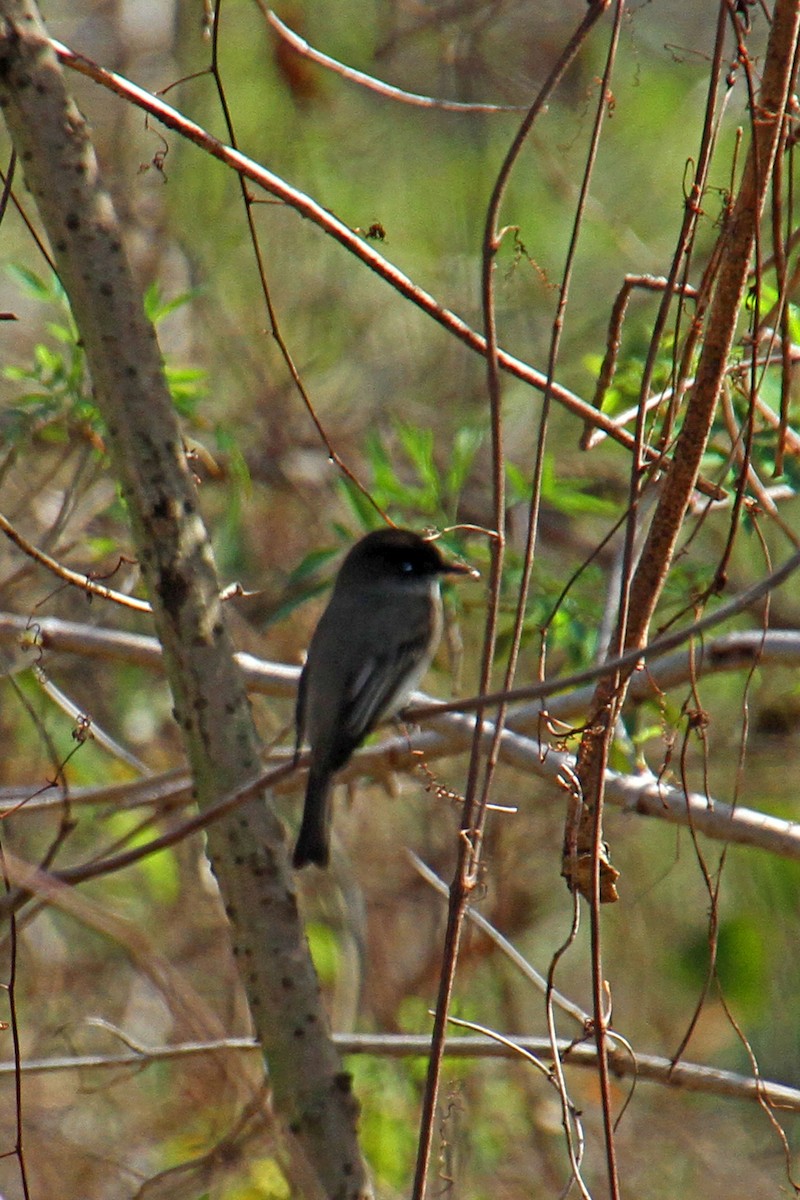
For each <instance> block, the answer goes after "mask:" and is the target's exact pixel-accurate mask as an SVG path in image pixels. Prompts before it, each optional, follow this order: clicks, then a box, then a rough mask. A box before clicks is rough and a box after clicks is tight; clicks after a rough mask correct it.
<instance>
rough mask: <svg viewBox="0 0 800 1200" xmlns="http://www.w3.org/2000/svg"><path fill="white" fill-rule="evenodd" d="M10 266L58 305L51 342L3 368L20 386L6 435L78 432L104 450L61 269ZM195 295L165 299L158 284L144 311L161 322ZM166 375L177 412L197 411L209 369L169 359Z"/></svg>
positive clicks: (60, 438) (22, 284) (44, 299)
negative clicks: (46, 272) (47, 271)
mask: <svg viewBox="0 0 800 1200" xmlns="http://www.w3.org/2000/svg"><path fill="white" fill-rule="evenodd" d="M8 271H9V273H10V275H11V276H12V278H13V279H14V280H15V282H16V284H17V286H18V287H19V288H20V290H21V291H23V292H25V293H26V294H27V295H28V296H30V297H31V298H32V299H33V300H35V301H36V302H37V304H40V305H42V307H43V308H46V309H52V310H54V311H55V313H56V319H49V320H48V319H44V320H43V324H44V327H45V328H46V330H47V332H48V333H49V335H50V338H51V342H50V343H47V342H37V343H36V344H35V345H34V347H33V350H32V352H31V358H30V361H29V362H27V363H21V364H11V365H9V366H6V367H4V368H3V377H4V378H5V379H7V380H8V381H9V382H10V383H12V384H16V385H18V386H19V391H18V393H17V394H16V395H15V397H14V400H13V401H12V402H11V404H9V405H8V406H7V408H6V410H5V412H4V414H3V434H4V437H5V440H6V441H7V442H8V443H9V444H17V443H20V442H22V441H23V440H24V439H26V438H28V437H30V436H31V435H32V434H36V436H37V437H39V438H42V439H44V440H46V441H51V442H66V441H68V440H69V439H70V437H73V436H76V435H77V436H80V437H83V438H86V439H88V440H89V441H90V442H91V443H92V445H94V447H95V448H96V449H97V450H100V449H101V447H102V443H103V438H104V432H105V429H104V424H103V419H102V417H101V416H100V412H99V410H98V408H97V406H96V404H95V402H94V398H93V396H92V388H91V381H90V379H89V375H88V370H87V365H86V353H85V351H84V348H83V343H82V342H81V339H80V336H79V334H78V329H77V326H76V325H75V321H74V319H73V317H72V312H71V310H70V306H69V301H68V299H67V295H66V292H65V291H64V289H63V287H62V286H61V282H60V280H59V279H58V277H57V276H56V275H53V276H51V278H50V279H49V280H46V279H43V278H42V277H41V276H40V275H37V274H36V272H35V271H32V270H30V269H29V268H28V267H25V266H22V265H19V264H15V265H12V266H10V267H9V268H8ZM192 298H193V293H191V292H184V293H182V294H181V295H179V296H175V297H174V298H173V299H171V300H168V301H164V300H162V298H161V295H160V291H159V289H158V287H157V285H155V284H153V285H151V286H150V287H149V288H148V289H147V292H146V293H145V297H144V308H145V313H146V314H147V316H148V317H149V319H150V320H151V321H152V322H153V323H154V324H155V325H158V324H159V323H160V322H161V321H163V320H164V319H165V318H166V317H168V316H169V315H170V314H171V313H173V312H175V311H176V310H177V309H178V308H180V307H182V306H183V305H185V304H187V303H189V302H190V301H191V300H192ZM165 375H166V380H167V385H168V387H169V390H170V395H171V396H172V400H173V403H174V405H175V408H176V409H177V411H178V413H179V414H180V415H181V416H182V417H184V418H193V417H195V415H196V412H197V406H198V404H199V403H200V401H201V400H202V399H203V397H204V396H205V394H206V373H205V371H204V370H203V369H202V368H200V367H178V366H173V365H171V364H166V365H165Z"/></svg>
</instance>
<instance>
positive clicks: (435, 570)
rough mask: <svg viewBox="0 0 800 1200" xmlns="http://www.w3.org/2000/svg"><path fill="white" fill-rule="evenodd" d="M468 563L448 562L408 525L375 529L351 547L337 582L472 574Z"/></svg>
mask: <svg viewBox="0 0 800 1200" xmlns="http://www.w3.org/2000/svg"><path fill="white" fill-rule="evenodd" d="M472 574H474V572H473V571H472V568H471V567H465V566H462V565H461V564H459V563H448V562H446V561H445V559H443V558H442V555H441V553H440V552H439V549H438V547H437V546H436V545H435V543H434V542H429V541H426V540H425V538H422V537H420V535H419V534H418V533H414V532H413V531H412V530H410V529H389V528H384V529H375V530H373V532H372V533H368V534H367V536H366V537H363V538H362V539H361V541H359V542H356V544H355V546H353V548H352V549H351V550H350V552H349V553H348V555H347V557H346V558H345V560H344V562H343V563H342V567H341V570H340V571H339V580H338V581H339V582H342V583H344V584H351V583H368V582H375V581H378V580H382V579H398V580H404V579H407V580H419V579H433V578H434V577H436V576H438V575H472Z"/></svg>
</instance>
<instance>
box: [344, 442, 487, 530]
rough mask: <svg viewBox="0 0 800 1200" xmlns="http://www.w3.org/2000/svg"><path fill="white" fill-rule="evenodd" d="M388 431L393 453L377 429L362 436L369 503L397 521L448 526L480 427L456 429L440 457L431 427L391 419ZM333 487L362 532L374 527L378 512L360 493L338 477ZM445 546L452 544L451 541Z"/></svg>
mask: <svg viewBox="0 0 800 1200" xmlns="http://www.w3.org/2000/svg"><path fill="white" fill-rule="evenodd" d="M392 434H393V441H394V442H395V443H396V452H394V453H393V448H392V447H391V446H390V444H389V441H388V439H387V438H386V437H385V436H383V435H381V433H380V432H378V431H371V432H369V433H368V434H367V437H366V441H365V446H364V454H365V458H366V460H367V464H368V466H369V469H370V473H371V479H370V484H369V493H370V496H371V497H372V499H373V500H374V503H375V504H377V505H378V507H379V508H380V509H382V510H383V511H384V512H385V513H387V514H388V515H389V516H390V517H391V518H392V520H394V521H396V522H397V524H398V525H410V526H413V527H415V528H419V527H420V526H421V525H427V526H429V527H430V528H434V529H440V528H443V527H444V526H446V525H452V524H454V523H455V521H456V510H457V505H458V499H459V496H460V495H461V491H462V489H463V487H464V484H465V483H466V481H467V478H468V476H469V472H470V470H471V468H472V464H473V462H474V460H475V455H476V454H477V452H478V450H479V449H480V446H481V443H482V441H483V430H482V429H480V428H477V427H475V426H470V425H464V426H462V427H460V428H459V429H458V430H456V432H455V434H454V436H453V438H452V441H450V442H449V443H448V445H447V451H446V455H440V456H438V458H437V454H436V448H435V440H434V431H433V429H432V428H422V427H419V426H415V425H411V424H408V423H406V422H402V421H395V422H394V423H393V425H392ZM442 459H443V460H444V461H442ZM339 489H340V492H341V494H342V495H343V496H344V498H345V500H346V501H347V503H348V505H349V507H350V509H351V512H352V513H353V516H354V517H355V518H356V521H357V522H358V524H359V525H360V526H361V528H362V530H363V531H364V532H368V531H369V530H370V529H374V528H376V526H377V525H378V524H379V518H378V514H377V513H376V511H375V506H374V504H372V503H370V501H369V499H368V498H367V497H366V496H365V495H364V494H363V492H362V491H361V490H360V489H359V488H358V487H357V486H356V485H355V484H354V483H353V482H352V481H351V480H349V479H347V478H342V479H340V481H339ZM450 545H451V546H453V547H454V548H457V547H458V543H457V542H455V541H454V540H452V539H451V540H450Z"/></svg>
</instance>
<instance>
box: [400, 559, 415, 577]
mask: <svg viewBox="0 0 800 1200" xmlns="http://www.w3.org/2000/svg"><path fill="white" fill-rule="evenodd" d="M400 570H401V571H402V572H403V574H404V575H410V574H411V572H412V571H413V570H414V564H413V563H412V562H409V560H408V559H407V558H404V559H402V560H401V562H400Z"/></svg>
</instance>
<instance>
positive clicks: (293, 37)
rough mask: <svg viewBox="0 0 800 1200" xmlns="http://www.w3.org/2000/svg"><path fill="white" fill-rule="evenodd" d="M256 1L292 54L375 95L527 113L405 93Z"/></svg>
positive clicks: (450, 107)
mask: <svg viewBox="0 0 800 1200" xmlns="http://www.w3.org/2000/svg"><path fill="white" fill-rule="evenodd" d="M256 2H257V4H258V7H259V8H260V9H261V11H262V13H263V14H264V16H265V18H266V20H267V21H268V22H269V24H270V25H271V26H272V28H273V29H274V30H275V32H276V33H277V34H278V36H279V37H280V38H282V39H283V41H284V42H285V43H286V45H287V46H291V48H292V50H294V51H295V53H297V54H299V55H301V56H302V57H303V58H307V59H309V60H310V61H311V62H315V63H317V64H318V65H319V66H321V67H326V68H327V69H328V70H329V71H333V72H334V73H335V74H336V75H340V76H341V78H342V79H347V80H348V81H349V82H350V83H357V84H359V86H361V87H364V88H366V89H367V90H368V91H370V92H374V93H375V94H376V95H378V96H382V97H385V98H386V99H387V100H399V101H400V102H401V103H403V104H410V105H415V106H416V107H418V108H436V109H439V110H440V111H443V112H454V113H519V112H527V105H519V104H473V103H468V102H466V101H462V100H437V99H434V98H433V97H432V96H420V95H418V94H417V93H416V92H406V91H404V90H403V89H402V88H398V87H393V86H392V84H390V83H384V81H383V80H382V79H376V78H375V76H374V75H365V74H364V72H363V71H357V70H356V69H355V68H354V67H348V66H345V64H344V63H342V62H340V61H339V60H338V59H337V58H331V57H330V55H328V54H323V53H322V51H321V50H315V49H314V47H313V46H309V44H308V42H307V41H306V40H305V38H301V37H300V35H299V34H297V33H295V32H294V30H293V29H290V28H289V26H288V25H286V24H284V22H283V21H281V19H280V17H278V16H276V14H275V13H274V12H273V11H272V9H271V8H268V7H267V5H266V4H265V3H264V0H256Z"/></svg>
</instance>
